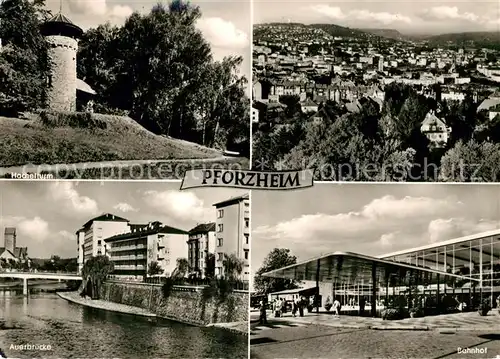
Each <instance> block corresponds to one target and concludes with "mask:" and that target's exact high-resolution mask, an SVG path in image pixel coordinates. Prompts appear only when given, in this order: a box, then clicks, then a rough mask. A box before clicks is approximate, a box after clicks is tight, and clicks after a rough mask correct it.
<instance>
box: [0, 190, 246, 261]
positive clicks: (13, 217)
mask: <svg viewBox="0 0 500 359" xmlns="http://www.w3.org/2000/svg"><path fill="white" fill-rule="evenodd" d="M179 188H180V182H154V183H153V182H140V181H127V182H105V181H103V182H101V181H93V182H88V181H84V182H83V181H82V182H75V181H1V182H0V240H1V242H0V247H3V246H4V238H3V236H4V235H3V234H4V232H5V230H4V229H5V227H16V228H17V246H18V247H28V255H29V256H30V257H31V258H49V257H50V256H51V255H53V254H56V255H59V256H60V257H63V258H71V257H76V248H77V246H76V234H75V233H76V231H77V230H78V229H80V228H81V227H82V226H83V225H84V224H85V223H86V222H87V221H88V220H90V219H92V218H95V217H96V216H98V215H100V214H103V213H112V214H114V215H116V216H120V217H123V218H126V219H128V220H130V222H131V223H139V224H146V223H148V222H153V221H160V222H162V223H164V224H166V225H169V226H171V227H174V228H179V229H182V230H186V231H188V230H190V229H192V228H194V227H195V226H196V225H197V224H198V223H206V222H215V219H216V210H215V207H213V206H212V205H213V204H214V203H217V202H220V201H223V200H226V199H229V198H231V197H234V196H239V195H242V194H244V193H246V191H242V190H234V189H228V188H224V189H217V188H198V189H193V190H189V191H179ZM186 255H187V254H186Z"/></svg>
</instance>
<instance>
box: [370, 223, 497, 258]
mask: <svg viewBox="0 0 500 359" xmlns="http://www.w3.org/2000/svg"><path fill="white" fill-rule="evenodd" d="M495 236H498V237H499V238H497V240H500V229H495V230H492V231H488V232H481V233H476V234H472V235H469V236H464V237H459V238H453V239H449V240H447V241H442V242H437V243H431V244H427V245H425V246H420V247H414V248H410V249H405V250H402V251H396V252H392V253H387V254H383V255H381V256H377V257H378V258H382V259H383V258H390V257H396V256H402V255H407V254H413V253H416V252H422V251H428V250H435V249H437V248H441V247H444V246H450V245H454V244H461V243H464V242H470V241H474V240H477V239H481V238H483V239H484V238H488V237H495Z"/></svg>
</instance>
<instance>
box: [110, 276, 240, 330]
mask: <svg viewBox="0 0 500 359" xmlns="http://www.w3.org/2000/svg"><path fill="white" fill-rule="evenodd" d="M100 294H101V299H103V300H108V301H110V302H115V303H121V304H125V305H131V306H135V307H140V308H144V309H148V310H149V311H151V312H153V313H155V314H157V315H158V316H160V317H163V318H168V319H172V320H176V321H179V322H184V323H189V324H195V325H207V324H213V323H229V322H243V321H245V322H246V321H248V301H249V294H248V292H247V291H233V292H232V293H230V294H228V295H227V296H226V298H224V299H223V300H221V299H220V298H218V297H210V298H207V297H206V296H204V295H203V287H191V286H174V287H173V288H172V289H171V290H170V292H169V294H168V296H167V297H166V298H164V295H163V291H162V286H161V285H158V284H144V283H131V282H113V281H110V282H106V283H105V284H104V285H103V286H102V288H101V293H100Z"/></svg>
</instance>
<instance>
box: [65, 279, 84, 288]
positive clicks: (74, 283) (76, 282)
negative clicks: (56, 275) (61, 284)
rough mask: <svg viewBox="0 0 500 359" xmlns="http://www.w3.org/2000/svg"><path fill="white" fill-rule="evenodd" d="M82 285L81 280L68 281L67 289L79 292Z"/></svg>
mask: <svg viewBox="0 0 500 359" xmlns="http://www.w3.org/2000/svg"><path fill="white" fill-rule="evenodd" d="M81 284H82V282H81V281H79V280H68V281H67V282H66V288H68V289H69V290H71V291H74V290H78V288H80V285H81Z"/></svg>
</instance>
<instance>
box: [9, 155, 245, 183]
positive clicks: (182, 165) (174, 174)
mask: <svg viewBox="0 0 500 359" xmlns="http://www.w3.org/2000/svg"><path fill="white" fill-rule="evenodd" d="M247 162H248V160H247V159H245V158H241V157H227V156H219V157H215V158H197V159H172V160H120V161H103V162H82V163H70V164H65V163H61V164H51V165H48V164H44V165H32V164H27V165H24V166H13V167H0V178H17V179H51V178H50V177H46V176H45V177H44V176H43V174H51V175H52V176H53V178H60V179H65V178H67V179H69V178H72V179H74V178H79V179H103V178H113V179H115V178H117V179H162V178H165V179H167V178H182V177H183V175H184V172H185V171H187V170H190V169H196V168H200V167H205V168H206V167H207V166H217V167H219V168H220V167H224V168H228V167H229V168H232V169H239V168H242V169H248V168H247V167H248V165H247V164H245V163H247ZM61 173H62V174H61ZM23 174H25V175H26V174H32V175H36V174H38V175H40V176H39V177H36V178H33V177H31V178H29V177H26V176H22V175H23Z"/></svg>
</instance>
